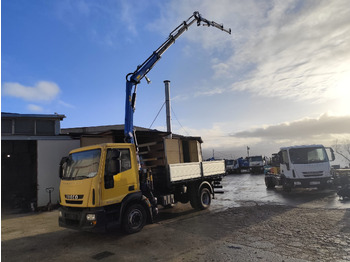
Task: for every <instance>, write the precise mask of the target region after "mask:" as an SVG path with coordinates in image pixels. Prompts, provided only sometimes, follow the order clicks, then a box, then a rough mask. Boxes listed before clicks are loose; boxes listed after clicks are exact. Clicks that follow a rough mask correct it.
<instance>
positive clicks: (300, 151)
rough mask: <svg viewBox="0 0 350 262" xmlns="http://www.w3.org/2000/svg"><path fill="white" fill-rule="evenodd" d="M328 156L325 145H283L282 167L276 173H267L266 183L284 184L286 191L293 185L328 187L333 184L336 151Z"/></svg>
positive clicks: (279, 154) (269, 186) (280, 153)
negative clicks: (332, 170)
mask: <svg viewBox="0 0 350 262" xmlns="http://www.w3.org/2000/svg"><path fill="white" fill-rule="evenodd" d="M329 150H330V152H331V159H329V158H328V154H327V151H326V148H325V147H324V146H323V145H302V146H290V147H282V148H281V149H280V151H279V153H278V156H279V161H280V168H279V170H278V169H277V171H276V173H271V172H269V173H267V174H266V176H265V183H266V186H267V187H268V188H273V187H275V185H282V186H283V188H284V189H285V190H286V191H289V190H290V189H291V188H293V187H305V188H306V187H318V188H327V187H329V186H331V185H332V182H333V181H332V175H331V166H330V163H329V161H333V160H334V152H333V150H332V149H331V148H329Z"/></svg>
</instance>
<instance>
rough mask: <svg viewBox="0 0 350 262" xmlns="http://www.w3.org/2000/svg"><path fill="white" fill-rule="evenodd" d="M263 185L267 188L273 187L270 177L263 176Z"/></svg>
mask: <svg viewBox="0 0 350 262" xmlns="http://www.w3.org/2000/svg"><path fill="white" fill-rule="evenodd" d="M265 185H266V188H267V189H272V188H275V183H274V182H273V179H272V177H265Z"/></svg>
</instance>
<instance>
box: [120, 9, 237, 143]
mask: <svg viewBox="0 0 350 262" xmlns="http://www.w3.org/2000/svg"><path fill="white" fill-rule="evenodd" d="M196 21H197V26H200V25H201V24H202V25H205V26H213V27H216V28H218V29H220V30H222V31H224V32H226V33H229V34H231V29H225V28H224V26H223V25H220V24H218V23H216V22H214V21H209V20H207V19H205V18H203V17H202V16H201V15H200V14H199V12H197V11H196V12H194V13H193V15H192V16H190V17H189V18H188V19H187V20H186V21H184V22H182V23H181V24H180V25H179V26H178V27H176V28H175V29H174V30H173V31H172V32H171V33H170V34H169V37H168V38H167V40H166V41H165V42H164V43H163V44H162V45H161V46H160V47H158V49H157V50H156V51H154V52H153V53H152V55H151V56H149V57H148V58H147V59H146V60H145V61H144V62H143V63H142V64H141V65H139V66H138V67H137V68H136V70H135V71H134V72H133V73H129V74H127V75H126V101H125V122H124V135H125V142H127V143H135V138H134V124H133V118H134V112H135V102H136V90H137V85H138V84H139V83H140V81H141V80H142V79H143V78H144V77H145V78H146V80H147V82H148V83H149V82H150V81H149V79H148V78H147V76H146V75H147V73H148V72H149V71H150V70H151V69H152V68H153V67H154V66H155V64H156V63H157V62H158V61H159V59H160V58H161V56H162V54H163V53H164V52H165V51H166V50H167V49H168V48H169V47H170V46H171V45H173V44H174V43H175V40H176V39H177V38H179V37H180V36H181V35H182V34H183V33H184V32H185V31H186V30H187V29H188V28H189V27H190V26H191V25H192V24H193V23H194V22H196Z"/></svg>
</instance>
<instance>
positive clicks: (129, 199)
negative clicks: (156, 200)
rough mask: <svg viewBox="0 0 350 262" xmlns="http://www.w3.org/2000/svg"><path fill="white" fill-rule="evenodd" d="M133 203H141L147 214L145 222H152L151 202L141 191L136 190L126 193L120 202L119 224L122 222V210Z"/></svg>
mask: <svg viewBox="0 0 350 262" xmlns="http://www.w3.org/2000/svg"><path fill="white" fill-rule="evenodd" d="M133 204H141V205H142V206H143V207H144V209H145V211H146V214H147V222H148V223H152V222H153V214H152V207H151V203H150V201H149V200H148V198H147V197H145V196H144V195H143V194H142V192H141V191H140V192H136V193H132V194H129V195H127V196H126V197H125V198H124V199H123V201H122V204H121V208H120V214H119V217H120V224H122V223H123V214H124V212H125V211H126V210H127V209H128V207H129V206H131V205H133Z"/></svg>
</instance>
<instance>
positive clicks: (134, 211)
mask: <svg viewBox="0 0 350 262" xmlns="http://www.w3.org/2000/svg"><path fill="white" fill-rule="evenodd" d="M146 220H147V214H146V211H145V208H144V207H143V206H142V205H140V204H133V205H131V206H129V207H128V208H127V210H126V212H125V213H124V215H123V222H122V229H123V231H124V232H125V233H127V234H133V233H136V232H139V231H141V230H142V228H143V227H144V226H145V224H146Z"/></svg>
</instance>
